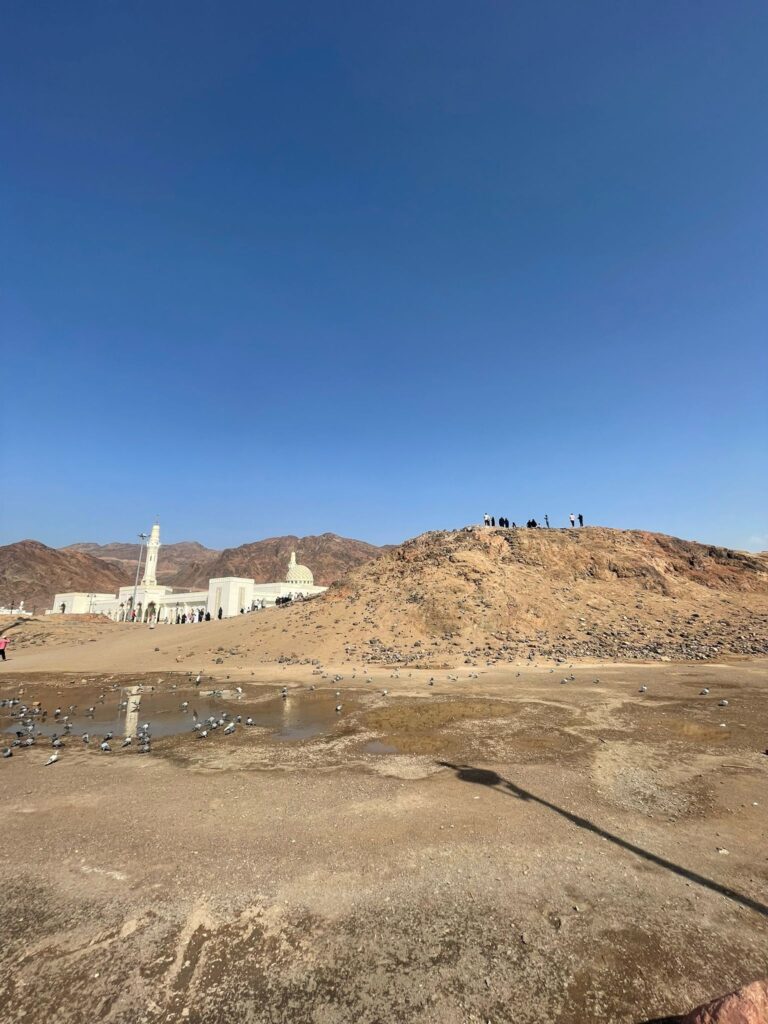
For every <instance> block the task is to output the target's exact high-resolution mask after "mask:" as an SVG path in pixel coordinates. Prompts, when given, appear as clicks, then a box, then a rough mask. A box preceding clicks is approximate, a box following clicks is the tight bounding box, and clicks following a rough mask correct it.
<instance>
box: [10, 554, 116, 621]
mask: <svg viewBox="0 0 768 1024" xmlns="http://www.w3.org/2000/svg"><path fill="white" fill-rule="evenodd" d="M132 582H133V577H132V575H131V573H130V571H128V570H127V569H126V568H125V567H124V566H122V565H120V564H119V563H117V562H110V561H105V560H104V559H101V558H94V557H93V555H88V554H84V553H83V552H81V551H67V550H63V551H62V550H59V549H57V548H49V547H46V545H45V544H41V543H40V542H39V541H36V540H21V541H18V542H17V543H15V544H6V545H5V546H4V547H0V605H5V606H9V605H10V604H11V602H13V603H14V604H18V603H19V601H23V602H24V606H25V607H26V608H27V609H29V611H32V610H33V609H36V610H37V611H38V612H43V611H45V609H47V608H50V607H51V603H52V600H53V595H54V594H56V593H64V592H66V591H69V590H85V591H96V592H103V593H105V594H109V593H116V592H117V588H118V587H123V586H125V585H127V584H129V583H132Z"/></svg>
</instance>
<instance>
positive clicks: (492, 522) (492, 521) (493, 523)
mask: <svg viewBox="0 0 768 1024" xmlns="http://www.w3.org/2000/svg"><path fill="white" fill-rule="evenodd" d="M495 525H496V516H491V526H495Z"/></svg>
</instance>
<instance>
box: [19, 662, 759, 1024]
mask: <svg viewBox="0 0 768 1024" xmlns="http://www.w3.org/2000/svg"><path fill="white" fill-rule="evenodd" d="M92 646H96V645H92ZM83 651H84V654H87V653H88V649H87V648H83ZM32 653H34V652H32ZM67 659H69V660H71V655H68V656H67ZM67 659H65V660H67ZM25 661H26V659H25V658H24V657H22V656H19V657H17V658H14V659H12V660H10V661H9V662H8V663H6V664H5V665H3V666H2V674H0V698H4V699H7V698H9V697H15V696H17V695H20V699H21V700H22V701H23V702H26V703H28V704H31V702H32V701H34V700H39V701H40V703H41V707H42V708H46V709H47V710H48V711H49V716H48V718H49V719H50V716H51V715H52V712H53V708H54V707H55V706H57V705H59V706H64V707H65V708H66V707H67V706H68V705H70V704H72V705H76V711H75V712H74V713H73V723H74V724H73V730H72V735H71V736H70V737H69V738H68V739H67V740H66V746H65V747H64V748H63V749H62V750H61V757H60V760H59V762H58V763H56V764H55V765H51V766H49V767H44V762H45V760H46V759H47V757H48V756H49V754H50V753H51V749H50V741H49V740H43V739H40V740H38V742H37V744H36V745H35V746H33V747H31V748H30V749H26V750H20V749H18V748H17V749H16V750H15V751H14V756H13V757H11V758H8V759H4V760H3V761H2V762H1V763H0V792H1V793H2V800H3V807H4V811H5V813H4V815H3V825H2V845H1V847H0V857H1V858H2V881H3V896H4V898H3V900H2V903H0V928H1V929H2V935H3V944H2V948H1V949H0V1007H2V1008H3V1009H2V1011H0V1016H1V1017H2V1020H3V1021H8V1022H9V1024H10V1022H21V1021H23V1022H31V1021H35V1022H38V1021H47V1020H53V1019H56V1020H57V1021H58V1022H60V1024H70V1022H71V1024H75V1022H85V1021H89V1022H90V1021H93V1020H99V1021H109V1022H125V1024H128V1022H131V1024H134V1022H143V1021H147V1022H150V1021H151V1022H154V1021H190V1022H199V1024H214V1022H220V1021H221V1022H224V1021H228V1022H241V1021H242V1022H246V1021H253V1022H288V1021H290V1022H295V1024H304V1022H307V1024H309V1022H312V1024H342V1022H344V1024H346V1022H352V1021H354V1022H359V1024H374V1022H382V1024H383V1022H401V1021H402V1022H425V1024H426V1022H429V1024H438V1022H439V1024H459V1022H462V1024H464V1022H466V1024H486V1022H488V1021H491V1022H493V1024H499V1022H506V1021H515V1022H516V1024H529V1022H530V1024H533V1022H536V1024H540V1022H542V1021H556V1022H560V1024H577V1022H578V1024H582V1022H585V1021H595V1022H606V1024H607V1022H625V1021H626V1022H629V1021H632V1022H639V1021H643V1020H646V1019H648V1018H652V1017H658V1016H662V1015H664V1014H667V1013H672V1012H681V1011H682V1010H684V1009H686V1008H689V1007H690V1006H693V1005H695V1004H696V1003H698V1002H700V1001H702V1000H703V999H705V998H708V997H711V996H714V995H716V994H720V993H722V992H725V991H727V990H729V989H732V988H735V987H737V986H738V985H741V984H743V983H745V982H748V981H750V980H752V979H754V978H756V977H759V976H766V975H767V974H768V815H767V813H766V810H767V809H768V786H766V782H767V781H768V757H766V755H765V753H764V751H765V749H766V748H767V747H768V706H767V705H766V699H765V698H766V681H767V679H768V662H766V661H761V660H751V661H749V660H741V661H739V662H733V663H731V664H723V665H714V664H707V665H686V664H667V665H652V666H651V665H646V666H643V665H637V664H632V665H631V666H612V667H606V666H601V667H599V668H595V667H590V666H582V665H574V667H573V668H570V667H563V666H561V667H559V668H557V669H554V670H553V669H551V668H550V667H548V666H540V667H534V668H529V667H525V668H520V669H514V668H512V669H492V670H485V671H484V670H480V669H463V670H455V671H453V672H450V673H449V672H446V671H429V670H427V671H422V672H418V671H413V672H412V673H410V674H409V673H407V672H401V673H399V678H396V677H395V676H393V674H392V673H391V672H390V671H388V670H379V671H374V670H367V671H366V670H363V669H362V668H356V669H351V668H349V667H347V668H346V669H342V670H340V671H339V674H340V675H342V676H343V678H341V679H340V680H339V679H335V678H334V677H333V676H331V675H330V674H328V673H324V672H323V671H322V670H321V669H318V668H313V667H311V666H303V667H301V666H290V667H289V668H285V667H281V666H273V667H272V668H270V669H266V668H263V667H262V668H259V669H257V670H256V671H255V674H254V676H253V677H251V675H250V673H251V671H252V670H249V669H247V668H246V667H243V668H241V669H240V671H239V672H238V673H237V676H238V678H239V682H238V683H237V685H239V686H240V687H241V689H242V691H243V693H242V694H238V693H237V691H236V689H235V688H234V687H235V673H234V666H233V665H232V666H231V665H226V666H217V667H216V669H217V671H216V672H213V671H211V670H206V675H205V677H204V678H203V680H202V681H201V683H200V685H199V686H196V685H195V680H194V677H193V676H191V675H190V674H188V673H187V672H176V673H174V672H168V671H165V672H162V671H161V672H159V673H151V672H148V671H146V670H143V669H142V670H141V671H140V672H137V673H134V674H131V673H130V672H124V673H116V672H112V673H110V674H103V673H102V674H99V675H97V674H95V673H85V672H84V673H82V674H80V673H74V672H70V673H69V674H67V673H64V672H51V671H50V670H48V669H46V670H45V671H43V670H42V669H40V668H38V669H37V670H34V668H33V666H34V662H32V661H29V662H27V663H26V667H27V668H28V671H21V669H22V667H24V663H25ZM324 676H325V678H324ZM571 676H573V677H574V678H571ZM227 677H230V678H227ZM563 679H567V682H562V680H563ZM595 680H597V681H595ZM430 681H431V682H432V685H430ZM283 686H285V687H287V689H288V698H287V699H286V700H285V701H283V705H282V706H283V707H285V709H286V710H285V714H286V715H291V714H294V715H295V714H300V710H299V712H297V711H296V709H297V708H298V709H301V707H302V704H301V702H302V701H305V700H309V699H310V697H311V699H312V700H314V701H319V702H323V701H325V700H327V702H328V705H329V708H330V706H331V704H333V705H334V707H335V704H336V703H337V702H338V703H341V705H342V711H341V712H339V713H337V714H336V715H335V716H334V717H333V718H330V716H329V717H328V719H327V720H324V721H325V725H324V727H323V729H322V731H321V732H320V733H319V734H315V735H313V736H311V737H310V738H308V739H303V740H293V739H289V740H288V741H285V739H284V738H279V737H278V734H277V732H276V729H275V724H276V720H273V719H267V721H268V722H269V723H271V724H270V725H268V726H266V727H258V726H256V727H254V728H251V729H247V728H245V727H244V726H243V725H242V724H241V725H238V727H237V729H236V731H235V733H234V735H231V736H224V735H223V734H222V733H223V730H219V731H218V733H216V734H215V735H214V734H212V735H210V736H209V737H208V738H207V739H205V740H203V741H201V740H200V739H198V738H197V736H196V735H195V733H194V732H193V731H192V729H191V728H186V729H185V731H183V732H181V733H177V734H175V735H167V736H160V737H159V738H156V739H154V740H153V743H152V752H151V754H149V755H141V754H139V753H138V751H137V749H136V748H135V746H134V747H131V748H128V749H126V750H122V749H120V747H119V744H118V745H115V744H114V742H113V747H114V749H113V752H112V753H111V754H106V753H101V752H100V751H99V749H98V744H97V743H95V742H92V743H91V744H90V745H88V746H87V747H86V746H85V745H84V744H83V743H82V741H81V740H80V738H79V737H80V735H81V733H82V732H83V731H84V730H85V729H86V728H88V726H87V724H86V721H85V720H84V719H83V717H82V710H83V708H85V707H86V706H88V705H89V704H91V705H92V704H93V703H94V702H98V701H99V699H100V698H101V697H102V695H103V700H102V706H103V707H104V708H105V709H106V708H108V707H109V706H111V705H114V707H115V708H116V707H117V705H118V702H119V701H120V699H121V697H123V695H124V694H125V693H126V692H128V688H131V692H136V688H137V687H140V688H142V689H143V690H144V692H145V693H148V692H149V688H150V687H154V688H155V689H154V690H153V691H151V692H152V694H153V695H155V697H156V699H158V700H166V699H167V701H169V702H172V703H173V702H176V701H179V703H181V702H182V701H184V700H189V701H190V704H193V703H194V702H195V701H196V700H199V699H200V697H201V694H202V693H203V691H207V690H208V688H209V687H210V688H211V689H213V688H216V687H218V688H220V689H221V690H222V695H221V697H220V698H216V699H218V700H220V702H221V706H222V707H228V708H230V715H231V716H233V715H234V714H235V713H236V712H237V710H238V708H241V709H243V711H244V709H245V707H246V706H247V707H256V708H258V707H259V706H260V705H261V704H263V706H264V708H267V707H270V708H272V707H273V706H274V705H275V703H276V702H277V701H279V700H280V697H279V690H280V688H281V687H283ZM311 686H314V687H315V690H314V691H311V690H310V687H311ZM641 686H646V687H647V690H645V691H644V692H640V687H641ZM704 687H706V688H708V689H709V691H710V692H709V694H707V695H701V694H700V690H701V689H702V688H704ZM384 690H387V691H388V692H387V693H386V695H385V694H384V692H383V691H384ZM337 691H338V692H339V693H340V697H336V692H337ZM723 699H725V700H728V705H727V706H726V707H721V706H720V705H719V701H720V700H723ZM244 701H245V702H246V703H245V704H243V702H244ZM3 710H4V711H5V710H6V709H3ZM721 723H724V725H721ZM2 725H3V728H4V729H8V728H10V727H11V726H10V723H9V720H8V719H7V718H4V719H3V720H2ZM92 731H93V732H94V735H95V737H96V739H98V738H99V727H98V723H97V722H94V725H93V726H92ZM9 735H10V734H9Z"/></svg>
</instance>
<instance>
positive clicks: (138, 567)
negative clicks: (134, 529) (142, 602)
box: [131, 533, 149, 622]
mask: <svg viewBox="0 0 768 1024" xmlns="http://www.w3.org/2000/svg"><path fill="white" fill-rule="evenodd" d="M148 537H149V534H148V533H140V534H139V560H138V562H137V563H136V582H135V583H134V584H133V606H132V607H131V611H132V612H133V621H134V622H135V621H136V591H137V590H138V589H139V571H140V570H141V553H142V551H143V550H144V541H145V540H147V538H148Z"/></svg>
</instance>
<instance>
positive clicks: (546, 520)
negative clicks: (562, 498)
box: [544, 512, 549, 529]
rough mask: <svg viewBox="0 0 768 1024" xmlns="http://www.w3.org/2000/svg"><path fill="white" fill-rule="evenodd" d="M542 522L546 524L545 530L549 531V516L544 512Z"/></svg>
mask: <svg viewBox="0 0 768 1024" xmlns="http://www.w3.org/2000/svg"><path fill="white" fill-rule="evenodd" d="M544 522H545V523H546V524H547V529H549V516H548V515H547V513H546V512H545V513H544Z"/></svg>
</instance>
